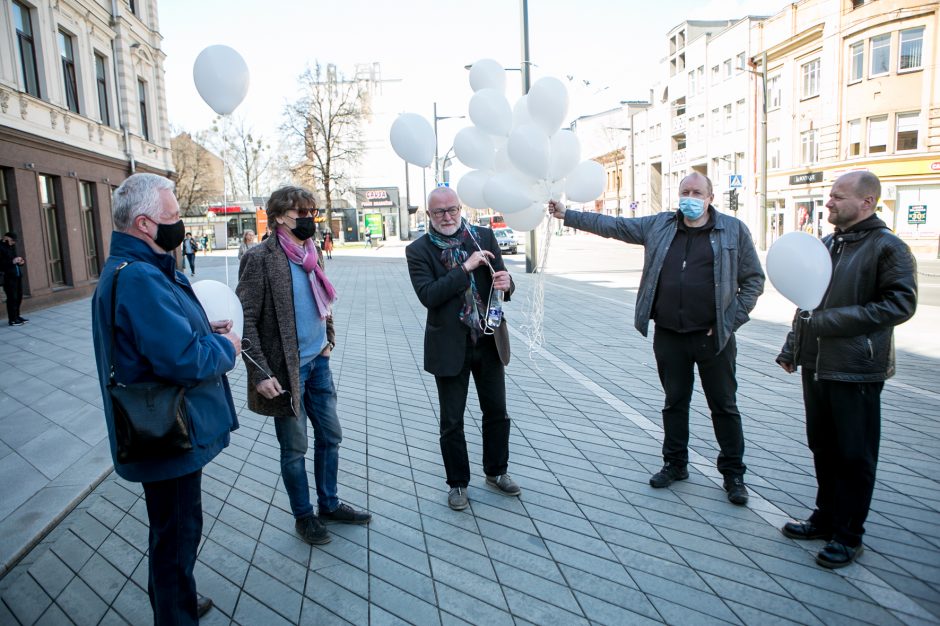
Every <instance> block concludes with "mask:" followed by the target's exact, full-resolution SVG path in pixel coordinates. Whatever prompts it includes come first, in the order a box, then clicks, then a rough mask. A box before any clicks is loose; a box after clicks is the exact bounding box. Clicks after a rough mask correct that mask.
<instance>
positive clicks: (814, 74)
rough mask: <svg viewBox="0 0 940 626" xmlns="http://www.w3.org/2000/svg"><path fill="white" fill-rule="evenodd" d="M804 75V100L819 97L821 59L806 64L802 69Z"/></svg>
mask: <svg viewBox="0 0 940 626" xmlns="http://www.w3.org/2000/svg"><path fill="white" fill-rule="evenodd" d="M800 70H801V73H802V75H803V92H802V96H801V97H802V98H804V99H806V98H812V97H814V96H818V95H819V59H813V60H812V61H810V62H809V63H804V64H803V65H802V67H801V68H800Z"/></svg>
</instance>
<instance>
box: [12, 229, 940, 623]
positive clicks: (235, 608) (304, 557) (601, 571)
mask: <svg viewBox="0 0 940 626" xmlns="http://www.w3.org/2000/svg"><path fill="white" fill-rule="evenodd" d="M553 245H554V244H553ZM592 245H593V244H592ZM563 253H564V252H563V248H562V247H561V245H560V244H559V249H558V250H554V251H553V252H552V254H553V255H555V254H557V255H561V254H563ZM400 256H401V255H400V254H399V255H398V256H394V255H391V254H390V253H389V254H385V255H383V253H382V252H379V253H376V254H374V255H369V254H364V255H358V256H342V257H341V256H339V255H337V256H336V258H335V259H334V261H333V262H332V263H331V264H330V265H329V274H330V276H331V278H332V279H333V280H334V282H335V284H336V285H337V288H338V290H339V293H340V295H341V301H340V303H339V306H338V307H337V310H336V323H337V335H338V339H337V342H338V348H337V350H336V352H334V357H333V361H332V366H333V375H334V379H335V381H336V385H337V389H338V394H339V413H340V417H341V419H342V422H343V426H344V441H343V447H342V452H341V462H340V483H341V484H340V497H341V498H343V499H344V500H346V501H348V502H350V503H352V504H353V505H356V506H360V507H367V508H368V509H369V510H371V511H372V513H373V514H374V516H375V517H374V520H373V522H372V524H371V525H369V526H367V527H348V526H338V525H334V526H331V527H330V528H331V532H332V533H333V541H332V542H331V543H329V544H327V545H324V546H321V547H310V546H308V545H307V544H305V543H303V542H301V541H300V540H299V539H298V538H297V537H296V536H295V535H294V534H293V531H292V528H293V520H292V517H291V515H290V513H289V506H288V502H287V498H286V495H285V493H284V490H283V487H282V485H281V484H280V476H279V463H278V448H277V441H276V438H275V435H274V428H273V425H272V423H271V421H270V420H269V419H264V418H262V417H260V416H257V415H255V414H253V413H251V412H250V411H248V409H247V408H246V407H245V402H246V400H245V380H244V369H243V368H242V367H241V366H239V367H238V368H237V369H236V371H235V372H234V373H233V374H232V375H231V380H232V387H233V389H234V390H235V401H236V406H237V407H238V409H239V419H240V421H241V428H240V429H239V430H238V431H236V432H235V433H233V438H232V445H231V446H230V447H229V448H228V449H227V450H225V451H224V452H223V453H222V454H221V455H220V456H219V457H218V458H217V460H216V461H215V462H213V463H211V464H210V465H208V466H207V467H206V468H205V473H204V479H203V490H204V495H203V506H204V509H205V527H204V535H205V536H204V541H203V543H202V545H201V548H200V554H199V562H198V565H197V569H196V577H197V581H198V584H199V590H200V592H201V593H203V594H205V595H208V596H210V597H212V599H213V600H214V601H215V603H216V607H217V608H215V609H213V610H212V611H211V612H210V613H209V614H207V615H206V617H205V618H204V620H203V623H205V624H229V623H237V624H246V625H248V624H252V625H253V624H263V625H268V624H279V623H304V624H333V623H347V622H348V623H352V624H367V623H369V624H397V623H413V624H458V623H474V624H512V623H517V624H527V623H532V624H555V623H557V624H580V623H596V624H641V623H654V622H655V623H662V622H666V623H671V624H706V623H732V624H777V623H779V624H783V623H799V624H843V623H871V624H879V625H882V624H936V623H940V513H938V511H940V488H938V487H940V485H938V482H937V477H938V476H940V461H938V457H940V444H938V441H940V427H938V423H940V420H938V418H940V402H938V400H940V395H938V393H937V390H938V384H937V383H938V382H940V375H938V372H937V369H938V361H937V359H936V358H931V357H930V356H925V355H919V354H914V353H912V352H906V351H902V352H901V353H900V354H899V355H898V360H899V373H898V376H897V378H896V379H895V380H894V381H892V382H891V383H889V384H888V385H887V386H886V387H885V392H884V396H883V404H884V418H883V427H882V447H881V463H880V465H879V472H878V484H877V488H876V491H875V497H874V502H873V506H872V513H871V516H870V518H869V521H868V524H867V530H868V532H867V534H866V537H865V543H866V551H865V553H864V555H863V556H861V557H860V559H859V561H858V562H857V563H856V564H855V565H853V566H851V567H848V568H845V569H843V570H839V571H837V572H831V571H826V570H823V569H820V568H819V567H817V566H816V565H815V564H814V561H813V554H814V553H815V551H817V550H819V549H820V548H821V547H822V542H818V541H815V542H809V543H798V542H795V541H791V540H789V539H786V538H785V537H783V536H782V535H781V534H780V532H779V530H778V528H779V526H780V525H781V524H782V523H783V522H784V521H786V519H788V518H789V517H791V516H793V517H800V518H801V517H804V516H805V515H806V514H807V512H808V511H809V510H811V508H812V504H813V498H814V491H815V482H814V478H813V468H812V461H811V458H810V456H809V452H808V450H807V448H806V445H805V434H804V425H803V412H802V406H801V401H800V397H801V395H800V389H799V380H798V378H797V377H796V376H792V375H787V374H785V373H784V372H783V371H782V370H781V369H780V368H778V367H777V366H776V365H774V364H773V357H774V356H775V355H776V353H777V350H778V348H779V346H780V344H781V341H782V339H783V336H784V334H785V332H786V327H785V326H784V325H782V324H781V323H779V322H776V321H768V320H761V319H756V320H754V321H752V322H751V323H749V324H747V325H745V326H744V327H743V329H742V330H741V332H740V333H739V337H738V380H739V404H740V408H741V410H742V414H743V415H744V416H745V421H744V424H745V435H746V438H747V452H746V457H745V460H746V462H747V464H748V467H749V471H748V474H747V482H748V485H749V487H750V489H751V502H750V504H749V506H748V507H746V508H744V507H736V506H734V505H732V504H730V503H728V501H727V500H726V497H725V494H724V492H723V491H722V489H721V486H720V483H721V480H720V476H719V474H718V473H717V470H715V468H714V460H715V457H716V455H717V448H716V444H715V440H714V435H713V432H712V427H711V423H710V419H709V417H708V413H707V407H706V406H705V401H704V397H703V396H702V395H701V392H700V389H698V388H697V389H696V394H695V396H694V398H693V414H692V419H691V422H692V424H691V460H692V463H691V467H690V474H691V476H690V479H689V480H687V481H684V482H682V483H677V484H675V485H674V486H673V487H672V488H670V489H664V490H654V489H652V488H651V487H650V486H649V484H648V482H647V481H648V478H649V475H650V473H652V472H654V471H656V470H657V469H659V467H660V465H661V458H660V442H661V427H660V426H659V423H660V413H659V411H660V409H661V403H662V392H661V389H660V386H659V381H658V378H657V374H656V368H655V364H654V362H653V359H652V345H651V342H650V341H649V340H648V339H645V338H643V337H642V336H641V335H639V334H638V333H637V332H636V331H635V330H634V329H633V328H632V319H633V308H632V305H633V301H634V295H633V293H632V292H628V291H626V290H625V289H624V285H625V284H628V283H630V282H631V281H633V282H635V281H636V279H637V277H638V272H637V271H636V269H632V270H631V269H616V270H611V271H608V272H601V271H594V272H587V271H585V273H583V274H581V275H579V274H576V273H571V274H558V273H556V274H548V275H546V276H545V277H544V290H545V306H544V326H543V329H544V343H543V344H542V345H541V348H539V349H535V350H531V351H530V350H529V349H528V346H527V345H526V341H525V335H524V331H525V330H526V329H525V328H524V326H525V323H526V322H527V321H529V320H528V319H527V318H526V316H525V311H526V309H527V301H528V296H530V295H532V294H533V293H534V292H535V287H536V286H537V281H536V279H535V278H533V277H532V276H527V275H525V274H523V273H522V271H523V270H522V269H521V268H520V265H519V260H518V259H516V260H513V261H511V262H510V265H511V269H513V270H514V275H515V277H516V281H517V285H518V291H517V295H516V297H514V298H513V300H512V302H511V303H509V304H507V306H506V309H507V317H508V319H509V321H510V324H511V325H512V326H511V327H512V329H513V341H514V355H513V362H512V364H511V365H510V367H509V368H508V370H507V373H508V380H507V387H508V389H507V393H508V401H509V411H510V415H511V417H512V419H513V431H512V439H511V458H510V472H511V474H512V475H513V477H514V478H515V479H516V480H517V481H518V482H519V484H520V485H521V487H522V489H523V493H522V497H521V498H507V497H503V496H501V495H499V494H498V493H496V492H494V491H492V490H490V489H488V488H487V487H486V486H485V484H484V482H483V476H482V471H481V469H480V466H479V461H480V455H481V446H480V424H479V409H478V407H477V404H476V394H475V391H473V390H471V397H470V401H469V403H468V413H467V422H466V430H467V435H468V445H469V448H470V457H471V463H472V470H473V472H474V479H473V481H472V484H471V486H470V489H469V495H470V500H471V506H470V508H469V509H467V510H466V511H463V512H459V513H458V512H454V511H451V510H450V509H449V508H448V507H447V504H446V486H445V483H444V480H443V468H442V465H441V461H440V452H439V448H438V436H437V416H436V414H437V398H436V389H435V386H434V381H433V378H432V377H431V376H430V375H429V374H426V373H425V372H423V371H422V362H423V361H422V359H423V324H424V310H423V308H422V307H421V306H420V304H419V303H418V302H417V300H416V298H415V296H414V293H413V291H412V289H411V286H410V283H409V281H408V276H407V269H406V267H405V264H404V261H403V259H402V258H400ZM553 258H559V257H553ZM922 314H923V313H919V315H922ZM779 317H780V319H785V318H786V317H787V314H786V312H784V313H782V314H781V315H780V316H779ZM925 340H926V339H925ZM85 352H87V350H86V351H85ZM96 393H97V389H96V388H95V389H91V390H89V391H88V395H89V397H90V398H92V397H93V396H94V395H95V394H96ZM99 402H100V399H99ZM308 470H312V463H308ZM3 480H7V481H9V480H16V476H15V475H10V474H5V475H4V477H3ZM311 484H312V478H311ZM146 538H147V527H146V510H145V506H144V501H143V498H142V492H141V489H140V488H139V486H138V485H136V484H131V483H127V482H124V481H122V480H120V479H118V478H116V477H115V476H114V475H113V474H112V475H111V476H110V477H108V478H107V479H105V480H104V481H103V482H102V483H101V484H100V485H98V486H97V487H96V488H95V489H94V490H93V491H92V492H91V493H90V494H89V495H88V496H87V497H86V498H85V499H84V500H82V501H81V502H80V504H79V505H78V506H77V507H76V508H75V509H74V510H73V511H72V512H71V513H70V514H69V515H68V516H67V517H66V518H65V519H64V520H63V521H62V522H61V523H60V524H59V525H58V526H56V527H55V529H54V530H53V531H52V532H51V533H49V534H48V535H47V536H46V537H45V539H44V540H43V541H42V542H41V543H40V544H38V545H37V546H36V547H35V548H33V549H32V550H31V551H30V552H29V553H28V554H27V555H26V557H25V558H23V559H22V560H21V561H20V562H19V564H18V565H17V566H16V567H15V568H13V569H12V570H11V571H10V573H8V574H7V575H6V576H5V577H3V578H2V579H0V599H2V602H0V623H2V624H8V623H9V624H16V623H22V624H33V623H44V624H67V623H70V622H72V623H76V624H97V623H102V624H118V623H125V622H128V623H131V624H147V623H150V621H151V619H152V618H151V613H150V607H149V604H148V600H147V595H146V579H147V575H146V557H145V554H144V549H145V546H146V544H147V540H146Z"/></svg>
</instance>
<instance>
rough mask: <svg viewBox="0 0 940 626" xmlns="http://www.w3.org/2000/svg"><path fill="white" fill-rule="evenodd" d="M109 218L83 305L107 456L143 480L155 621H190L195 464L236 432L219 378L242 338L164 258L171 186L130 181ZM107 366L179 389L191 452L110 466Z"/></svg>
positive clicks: (171, 234)
mask: <svg viewBox="0 0 940 626" xmlns="http://www.w3.org/2000/svg"><path fill="white" fill-rule="evenodd" d="M112 217H113V223H114V228H115V231H114V232H113V233H112V234H111V250H110V254H109V256H108V259H107V261H106V262H105V265H104V269H103V271H102V272H101V277H100V279H99V281H98V287H97V289H95V295H94V297H93V299H92V329H93V336H94V346H95V358H96V364H97V368H98V381H99V384H100V385H101V395H102V399H103V401H104V414H105V420H106V422H107V427H108V439H109V442H110V445H111V456H112V459H113V461H114V469H115V471H116V472H117V474H118V475H119V476H120V477H121V478H123V479H125V480H128V481H131V482H139V483H143V488H144V499H145V501H146V504H147V519H148V522H149V527H150V540H149V557H150V559H149V575H148V577H147V579H148V580H147V593H148V594H149V596H150V606H151V607H152V609H153V617H154V623H156V624H197V623H198V621H199V616H200V615H202V614H203V613H205V612H206V611H208V610H209V608H210V607H211V606H212V601H211V600H209V599H208V598H203V597H201V596H198V595H197V593H196V580H195V578H194V577H193V567H194V566H195V563H196V551H197V549H198V547H199V540H200V539H201V537H202V468H203V467H204V466H205V465H206V464H207V463H209V462H210V461H211V460H212V459H213V458H215V456H216V455H217V454H218V453H219V452H221V451H222V449H223V448H225V447H226V446H228V444H229V433H230V431H232V430H235V429H236V428H238V420H237V418H236V416H235V405H234V403H233V402H232V396H231V392H230V390H229V385H228V380H227V378H226V376H225V374H226V372H228V371H230V370H231V369H232V368H233V367H234V366H235V359H236V357H237V356H238V354H239V351H240V350H241V340H240V339H239V337H238V335H236V334H235V333H233V332H232V330H231V329H232V322H231V321H230V320H228V321H211V322H210V321H209V320H207V319H206V314H205V312H204V311H203V308H202V306H201V305H200V304H199V301H198V300H197V299H196V294H195V293H194V292H193V290H192V287H190V284H189V281H188V280H187V279H186V276H185V274H183V273H182V272H178V271H176V262H175V259H174V258H173V255H172V252H173V251H174V250H175V249H176V248H177V247H179V245H180V244H181V243H182V242H183V237H184V232H185V231H184V226H183V221H182V220H181V219H180V211H179V204H178V203H177V201H176V198H175V197H174V195H173V183H172V181H170V180H168V179H166V178H163V177H162V176H157V175H155V174H135V175H133V176H131V177H130V178H128V179H127V180H125V181H124V182H123V183H122V184H121V186H120V187H118V188H117V189H116V190H115V191H114V199H113V202H112ZM118 270H120V282H119V283H118V288H117V292H116V293H114V286H115V280H116V273H117V272H118ZM112 297H113V298H115V301H114V309H113V310H114V315H113V317H112ZM112 332H113V333H114V337H113V359H114V360H113V362H112V361H111V356H110V353H111V349H112ZM112 366H113V368H114V372H115V379H116V382H118V383H120V384H125V385H127V384H131V383H141V382H163V383H170V384H176V385H179V386H181V387H183V388H184V389H185V406H186V415H187V419H188V420H189V423H188V424H187V427H188V430H189V434H190V437H191V444H192V449H191V450H190V451H188V452H184V453H182V454H178V455H176V456H170V457H163V458H155V459H152V460H142V461H136V462H128V463H121V462H119V461H118V455H117V441H116V434H115V424H114V409H113V405H112V401H111V395H110V393H109V391H108V384H109V374H110V371H111V368H112ZM135 547H136V548H137V549H139V550H141V551H144V550H146V547H144V546H135Z"/></svg>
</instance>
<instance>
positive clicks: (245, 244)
mask: <svg viewBox="0 0 940 626" xmlns="http://www.w3.org/2000/svg"><path fill="white" fill-rule="evenodd" d="M256 245H258V244H257V242H256V241H255V231H253V230H250V229H249V230H246V231H245V232H244V233H243V234H242V240H241V242H240V243H239V244H238V260H239V261H241V260H242V257H243V256H245V253H246V252H248V251H249V250H250V249H251V248H254V247H255V246H256Z"/></svg>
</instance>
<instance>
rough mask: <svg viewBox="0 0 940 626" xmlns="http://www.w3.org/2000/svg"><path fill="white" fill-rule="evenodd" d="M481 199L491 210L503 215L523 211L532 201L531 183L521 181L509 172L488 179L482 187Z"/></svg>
mask: <svg viewBox="0 0 940 626" xmlns="http://www.w3.org/2000/svg"><path fill="white" fill-rule="evenodd" d="M483 198H484V199H485V200H486V203H487V204H488V205H489V206H490V207H491V208H493V209H496V210H497V211H499V212H500V213H503V214H505V215H508V214H510V213H516V212H518V211H521V210H523V209H524V208H526V207H527V206H529V205H530V204H532V201H533V200H534V198H533V197H532V189H531V182H529V183H526V182H524V181H521V180H519V178H518V177H517V176H515V175H514V174H512V173H509V172H499V173H497V174H494V175H493V176H492V177H490V179H489V180H488V181H486V184H485V185H484V186H483Z"/></svg>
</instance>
